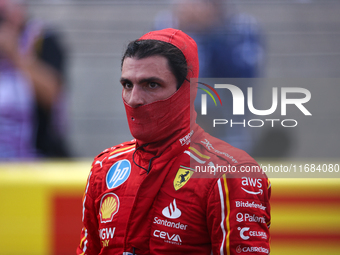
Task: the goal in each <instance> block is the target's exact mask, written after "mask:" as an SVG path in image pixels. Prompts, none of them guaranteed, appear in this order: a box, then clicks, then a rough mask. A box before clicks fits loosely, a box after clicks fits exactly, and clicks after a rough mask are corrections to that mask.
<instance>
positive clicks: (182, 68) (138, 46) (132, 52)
mask: <svg viewBox="0 0 340 255" xmlns="http://www.w3.org/2000/svg"><path fill="white" fill-rule="evenodd" d="M151 56H162V57H165V58H166V59H167V60H168V65H169V67H170V70H171V72H172V73H173V75H174V76H175V77H176V80H177V89H179V88H180V86H181V85H182V84H183V82H184V81H185V80H186V77H187V74H188V65H187V61H186V59H185V56H184V55H183V53H182V51H181V50H180V49H178V48H177V47H176V46H174V45H172V44H170V43H167V42H163V41H158V40H135V41H132V42H130V43H129V44H128V46H127V48H126V51H125V53H124V55H123V57H122V62H121V67H122V66H123V62H124V59H125V58H137V59H142V58H147V57H151Z"/></svg>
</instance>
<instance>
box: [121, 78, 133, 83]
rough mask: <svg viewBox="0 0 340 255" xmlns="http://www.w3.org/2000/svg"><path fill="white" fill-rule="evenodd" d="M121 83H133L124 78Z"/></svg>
mask: <svg viewBox="0 0 340 255" xmlns="http://www.w3.org/2000/svg"><path fill="white" fill-rule="evenodd" d="M119 81H120V83H127V82H130V83H131V81H130V80H129V79H126V78H124V77H121V78H120V80H119Z"/></svg>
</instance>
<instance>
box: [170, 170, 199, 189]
mask: <svg viewBox="0 0 340 255" xmlns="http://www.w3.org/2000/svg"><path fill="white" fill-rule="evenodd" d="M194 171H195V170H194V169H192V168H190V167H186V166H180V168H179V169H178V171H177V174H176V177H175V179H174V188H175V190H179V189H180V188H182V187H183V186H184V185H185V184H186V183H187V182H188V181H189V179H190V177H191V176H192V174H193V173H194Z"/></svg>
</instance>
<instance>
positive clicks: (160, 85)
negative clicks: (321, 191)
mask: <svg viewBox="0 0 340 255" xmlns="http://www.w3.org/2000/svg"><path fill="white" fill-rule="evenodd" d="M120 82H121V84H122V85H123V99H124V100H125V102H126V103H127V104H128V105H130V106H131V107H133V108H136V107H139V106H142V105H145V104H150V103H152V102H155V101H158V100H163V99H166V98H168V97H170V96H171V95H172V94H174V93H175V92H176V90H177V80H176V77H175V76H174V75H173V73H172V72H171V71H170V68H169V66H168V60H167V59H166V58H165V57H162V56H151V57H147V58H142V59H136V58H125V60H124V61H123V66H122V77H121V79H120Z"/></svg>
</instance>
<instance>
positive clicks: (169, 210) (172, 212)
mask: <svg viewBox="0 0 340 255" xmlns="http://www.w3.org/2000/svg"><path fill="white" fill-rule="evenodd" d="M162 214H163V215H164V216H165V217H167V218H169V219H177V218H179V217H180V216H181V214H182V212H181V211H180V210H179V209H178V208H177V205H176V199H174V201H173V202H172V203H170V205H169V206H167V207H165V208H164V209H163V211H162Z"/></svg>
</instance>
